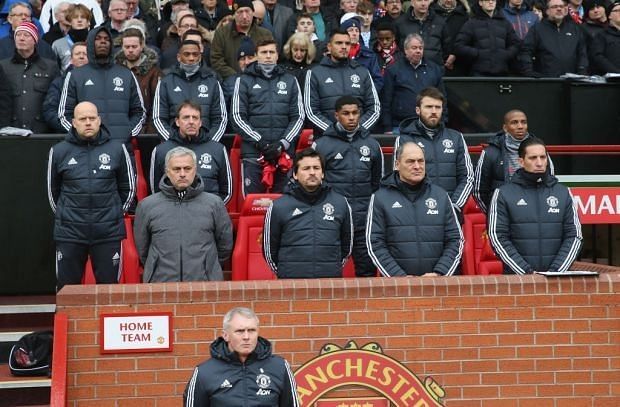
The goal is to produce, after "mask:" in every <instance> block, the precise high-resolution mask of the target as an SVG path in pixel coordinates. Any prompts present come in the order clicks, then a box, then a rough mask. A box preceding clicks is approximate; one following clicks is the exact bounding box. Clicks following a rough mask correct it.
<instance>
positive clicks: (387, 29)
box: [374, 22, 403, 86]
mask: <svg viewBox="0 0 620 407" xmlns="http://www.w3.org/2000/svg"><path fill="white" fill-rule="evenodd" d="M376 32H377V41H376V42H375V48H374V50H375V53H376V54H377V62H378V63H379V68H380V69H381V75H383V76H385V73H386V69H387V68H389V67H390V66H392V65H394V64H395V63H396V61H398V60H399V59H400V58H402V57H403V53H402V52H401V51H400V49H399V48H398V44H397V43H396V28H394V25H393V24H392V23H389V22H380V23H378V24H377V27H376ZM383 86H385V82H384V84H383Z"/></svg>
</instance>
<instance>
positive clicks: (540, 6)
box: [530, 0, 547, 28]
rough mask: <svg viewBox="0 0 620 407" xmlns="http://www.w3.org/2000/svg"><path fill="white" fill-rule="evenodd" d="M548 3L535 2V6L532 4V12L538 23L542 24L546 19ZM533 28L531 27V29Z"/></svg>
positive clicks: (539, 0)
mask: <svg viewBox="0 0 620 407" xmlns="http://www.w3.org/2000/svg"><path fill="white" fill-rule="evenodd" d="M546 6H547V5H546V3H543V0H534V4H532V11H533V12H534V14H536V17H538V22H541V21H542V20H543V19H544V18H545V8H546ZM530 28H531V27H530Z"/></svg>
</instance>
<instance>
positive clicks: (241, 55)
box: [222, 37, 256, 133]
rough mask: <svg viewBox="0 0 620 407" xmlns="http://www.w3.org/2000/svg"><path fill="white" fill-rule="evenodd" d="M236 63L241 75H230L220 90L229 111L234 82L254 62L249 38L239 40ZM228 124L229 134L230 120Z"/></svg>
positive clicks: (254, 50)
mask: <svg viewBox="0 0 620 407" xmlns="http://www.w3.org/2000/svg"><path fill="white" fill-rule="evenodd" d="M237 61H238V62H239V68H240V69H241V73H235V74H234V75H230V76H229V77H228V78H226V79H225V80H224V82H222V90H223V91H224V98H225V99H226V107H227V108H228V109H229V111H230V109H231V108H232V105H231V101H232V95H233V92H234V90H235V82H237V78H238V77H240V76H241V74H242V73H243V72H245V68H246V67H247V66H248V65H250V64H251V63H252V62H254V61H256V47H255V46H254V42H252V40H251V39H250V37H243V38H242V39H241V45H239V49H238V50H237ZM228 124H229V126H228V127H229V130H230V131H229V133H230V132H232V131H233V129H232V120H231V121H229V122H228Z"/></svg>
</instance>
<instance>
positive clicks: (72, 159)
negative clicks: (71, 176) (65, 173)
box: [67, 157, 77, 165]
mask: <svg viewBox="0 0 620 407" xmlns="http://www.w3.org/2000/svg"><path fill="white" fill-rule="evenodd" d="M75 164H77V160H76V159H75V158H73V157H71V159H70V160H69V162H68V163H67V165H75Z"/></svg>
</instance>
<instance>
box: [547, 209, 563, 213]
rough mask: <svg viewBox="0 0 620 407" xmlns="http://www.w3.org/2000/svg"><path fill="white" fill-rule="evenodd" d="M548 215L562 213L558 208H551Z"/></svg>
mask: <svg viewBox="0 0 620 407" xmlns="http://www.w3.org/2000/svg"><path fill="white" fill-rule="evenodd" d="M547 213H560V209H558V208H549V210H548V211H547Z"/></svg>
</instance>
